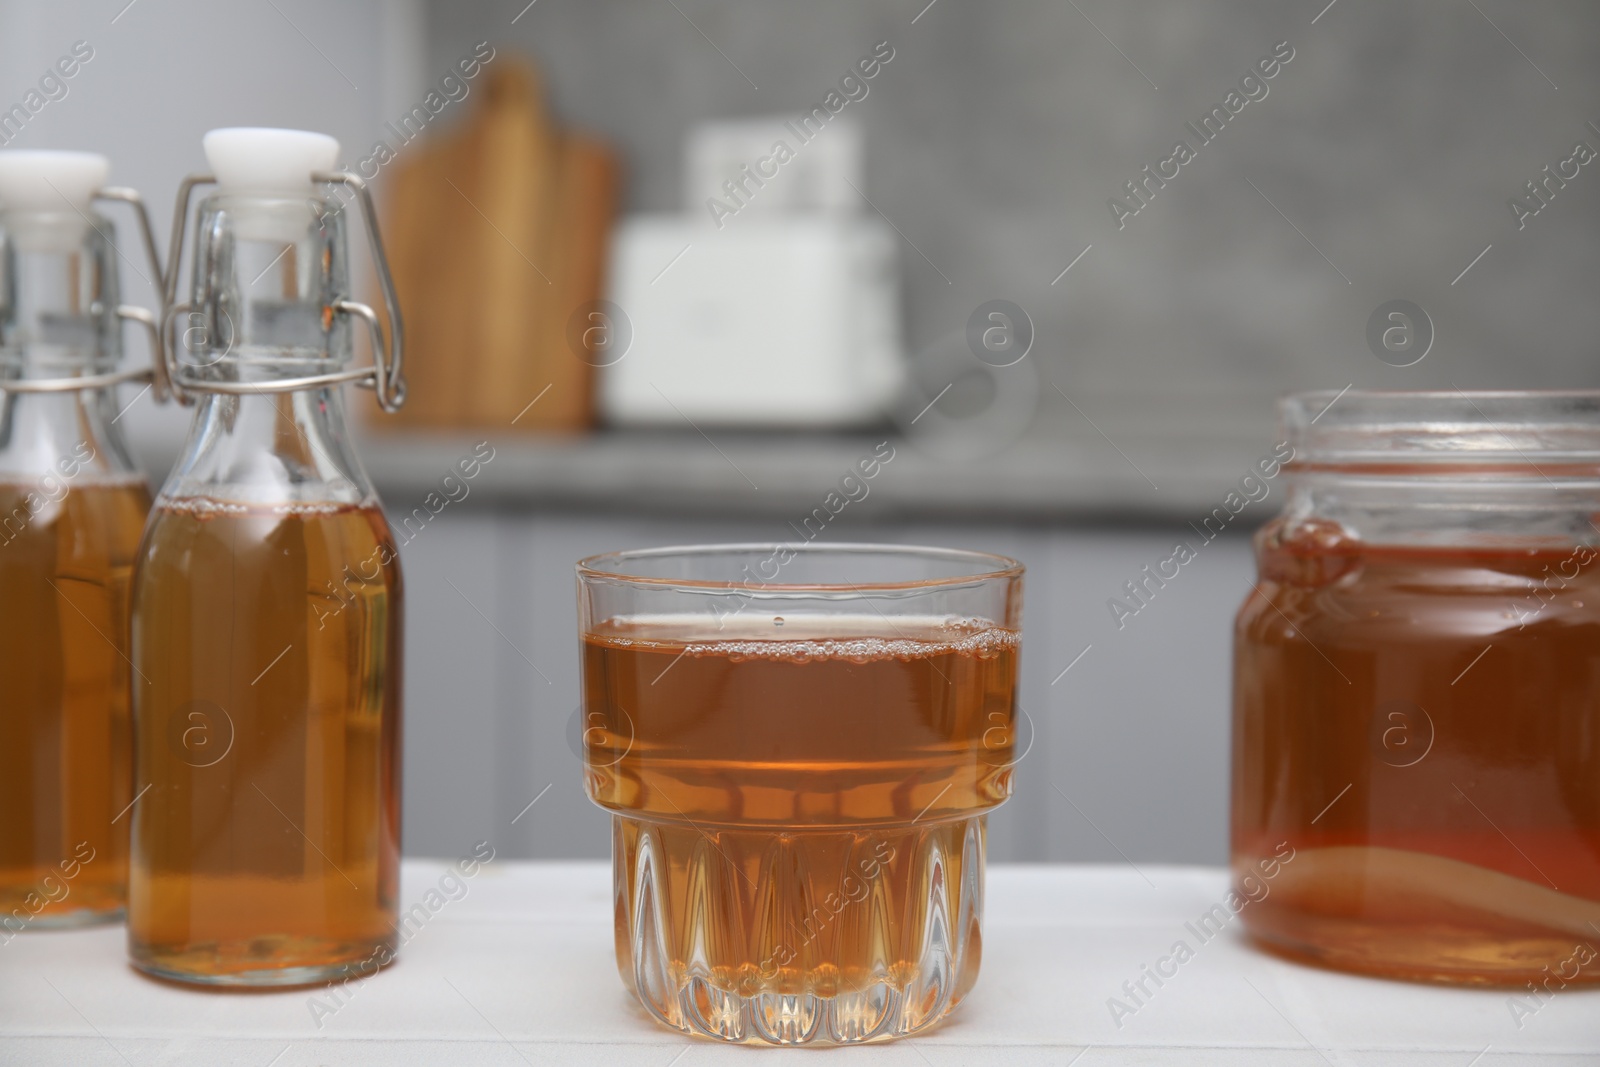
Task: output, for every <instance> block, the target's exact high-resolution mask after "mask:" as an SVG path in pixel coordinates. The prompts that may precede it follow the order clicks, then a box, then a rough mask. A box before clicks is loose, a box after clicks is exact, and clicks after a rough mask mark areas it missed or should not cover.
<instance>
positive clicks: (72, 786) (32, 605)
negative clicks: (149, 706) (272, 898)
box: [0, 473, 150, 940]
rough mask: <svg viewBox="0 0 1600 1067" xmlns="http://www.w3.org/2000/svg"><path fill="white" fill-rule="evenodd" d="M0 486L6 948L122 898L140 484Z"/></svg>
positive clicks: (106, 912) (0, 861)
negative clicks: (131, 605)
mask: <svg viewBox="0 0 1600 1067" xmlns="http://www.w3.org/2000/svg"><path fill="white" fill-rule="evenodd" d="M90 477H91V476H90V475H89V474H87V473H85V474H80V475H78V476H77V478H76V479H73V480H69V479H60V480H57V479H47V480H45V481H44V482H25V483H12V484H6V483H0V723H3V724H4V743H3V744H0V812H3V813H4V818H3V819H0V940H3V939H4V937H6V936H8V935H9V934H11V933H13V932H16V931H17V930H20V929H23V928H26V927H29V926H52V925H65V924H71V923H76V922H83V921H90V920H94V919H106V918H117V917H119V916H120V915H121V912H122V908H123V904H124V901H125V899H126V886H127V875H128V821H129V820H128V816H127V813H126V808H127V805H128V803H129V802H130V801H131V800H132V799H133V792H132V790H131V789H130V788H129V780H130V775H131V773H132V755H131V752H130V749H129V711H128V685H129V676H130V675H131V673H132V672H131V671H130V670H129V664H128V592H129V581H130V578H131V575H132V572H133V559H134V553H135V551H136V549H137V548H138V544H139V535H140V533H142V532H143V530H144V521H145V513H146V512H147V511H148V510H149V507H150V494H149V491H148V490H147V489H146V488H145V485H144V482H143V481H142V480H140V479H137V478H133V477H129V478H126V479H117V480H114V481H113V480H109V479H106V478H105V477H104V476H101V477H100V478H99V480H89V479H90Z"/></svg>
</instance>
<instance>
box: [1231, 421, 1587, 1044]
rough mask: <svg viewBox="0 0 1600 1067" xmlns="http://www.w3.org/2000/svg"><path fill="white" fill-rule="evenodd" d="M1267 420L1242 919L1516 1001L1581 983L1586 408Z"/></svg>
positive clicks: (1240, 819) (1242, 710)
mask: <svg viewBox="0 0 1600 1067" xmlns="http://www.w3.org/2000/svg"><path fill="white" fill-rule="evenodd" d="M1282 424H1283V436H1284V440H1285V443H1286V444H1287V445H1289V446H1292V448H1293V458H1292V462H1290V463H1289V464H1288V465H1287V466H1285V467H1284V468H1283V478H1284V480H1285V482H1286V483H1287V494H1286V497H1285V505H1284V511H1283V514H1282V515H1280V516H1279V517H1278V518H1276V519H1274V520H1273V521H1272V522H1270V523H1269V524H1268V525H1267V526H1265V527H1264V528H1263V529H1262V530H1261V531H1260V533H1259V534H1258V535H1257V537H1256V559H1257V563H1258V565H1259V568H1260V576H1259V580H1258V581H1257V583H1256V587H1255V589H1254V590H1253V591H1252V592H1251V593H1250V594H1249V596H1248V597H1247V598H1246V600H1245V603H1244V606H1243V607H1242V608H1241V609H1240V611H1239V616H1238V620H1237V623H1236V628H1235V636H1234V641H1235V645H1234V649H1235V652H1234V713H1233V714H1234V735H1233V746H1234V766H1233V868H1234V877H1235V886H1236V889H1237V891H1238V894H1239V899H1240V900H1241V901H1245V903H1243V904H1242V905H1241V907H1242V911H1241V912H1240V914H1241V916H1242V918H1243V920H1244V923H1245V925H1246V927H1247V928H1248V929H1249V931H1250V933H1251V934H1252V935H1253V936H1254V937H1255V939H1256V940H1257V941H1258V942H1259V943H1261V944H1264V945H1265V946H1267V947H1269V948H1271V949H1273V950H1275V951H1277V952H1279V953H1282V954H1285V955H1289V956H1292V957H1296V958H1300V959H1307V960H1312V961H1315V962H1319V963H1323V964H1326V965H1329V966H1335V967H1340V968H1345V969H1349V970H1356V971H1364V972H1369V973H1375V974H1381V975H1385V976H1389V977H1399V978H1412V979H1422V980H1429V981H1441V982H1454V983H1493V984H1498V985H1510V986H1512V987H1513V988H1517V989H1520V988H1521V987H1523V986H1524V985H1525V984H1526V985H1527V987H1528V993H1527V995H1526V996H1525V997H1524V998H1523V999H1525V1000H1526V1001H1527V1003H1528V1004H1532V1005H1534V1006H1537V1004H1538V1003H1540V1002H1542V1000H1543V999H1544V998H1545V997H1546V996H1547V995H1548V994H1549V993H1553V992H1556V991H1557V990H1559V989H1560V988H1562V987H1563V986H1565V985H1567V984H1570V983H1574V982H1577V983H1584V982H1588V983H1592V982H1595V981H1597V980H1600V970H1597V969H1596V968H1595V966H1593V961H1594V959H1595V949H1594V946H1595V945H1596V944H1600V565H1597V563H1600V527H1597V525H1596V523H1597V521H1600V392H1569V393H1513V392H1506V393H1461V392H1451V393H1362V392H1357V391H1351V392H1349V393H1346V394H1343V395H1341V396H1339V397H1335V396H1333V394H1331V393H1313V394H1306V395H1302V396H1294V397H1290V398H1288V399H1287V400H1285V401H1284V403H1283V407H1282ZM1278 452H1279V455H1280V458H1281V456H1282V454H1283V453H1284V452H1285V449H1284V448H1282V447H1280V448H1279V449H1278ZM1518 1003H1521V1001H1518ZM1512 1014H1513V1016H1516V1015H1517V1011H1516V1010H1515V1008H1514V1009H1513V1012H1512Z"/></svg>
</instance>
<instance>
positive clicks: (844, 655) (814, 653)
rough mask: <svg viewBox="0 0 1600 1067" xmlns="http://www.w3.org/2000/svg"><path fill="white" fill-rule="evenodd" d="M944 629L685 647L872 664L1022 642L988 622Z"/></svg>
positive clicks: (994, 652) (993, 651) (736, 656)
mask: <svg viewBox="0 0 1600 1067" xmlns="http://www.w3.org/2000/svg"><path fill="white" fill-rule="evenodd" d="M944 629H945V631H946V632H945V633H939V634H932V633H930V634H927V635H926V636H917V637H870V636H860V637H840V638H828V637H816V638H810V639H806V640H794V641H770V640H766V641H739V640H736V641H695V642H691V643H689V644H687V645H685V646H684V652H685V653H686V654H688V655H690V656H723V657H726V658H727V659H729V660H731V661H733V662H735V663H740V662H743V661H745V660H747V659H764V660H782V661H784V662H788V663H811V662H813V661H817V660H847V661H849V662H851V663H870V662H872V661H874V660H885V659H898V660H902V661H907V662H909V661H911V660H916V659H926V658H929V657H932V656H944V655H952V654H953V655H964V656H973V657H976V658H982V659H990V658H993V657H995V656H998V655H1000V653H1001V652H1003V651H1005V650H1007V649H1015V648H1017V647H1018V646H1020V645H1021V643H1022V635H1021V634H1019V633H1018V632H1017V631H1015V630H1007V629H1003V628H1001V627H998V626H995V625H994V624H993V623H990V622H988V621H987V620H975V619H964V620H953V621H951V622H950V623H948V624H947V625H946V627H945V628H944Z"/></svg>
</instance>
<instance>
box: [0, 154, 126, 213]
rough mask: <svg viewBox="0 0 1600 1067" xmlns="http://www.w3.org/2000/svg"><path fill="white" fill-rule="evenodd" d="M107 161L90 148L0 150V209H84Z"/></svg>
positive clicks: (104, 175) (102, 182)
mask: <svg viewBox="0 0 1600 1067" xmlns="http://www.w3.org/2000/svg"><path fill="white" fill-rule="evenodd" d="M110 174H111V163H110V161H109V160H107V159H106V157H105V156H101V155H96V154H95V153H93V152H51V151H44V150H41V149H31V148H13V149H7V150H5V151H0V209H3V210H6V211H38V212H51V213H55V212H69V213H73V214H76V213H77V212H83V213H87V212H88V210H89V203H90V201H91V200H93V199H94V195H95V194H96V193H98V192H99V191H100V190H101V189H102V188H104V186H105V184H106V179H107V178H108V177H109V176H110Z"/></svg>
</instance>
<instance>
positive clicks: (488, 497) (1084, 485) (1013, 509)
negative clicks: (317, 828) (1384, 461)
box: [360, 429, 1272, 523]
mask: <svg viewBox="0 0 1600 1067" xmlns="http://www.w3.org/2000/svg"><path fill="white" fill-rule="evenodd" d="M485 441H486V442H487V448H492V449H493V453H492V454H493V458H492V459H491V460H490V461H489V462H488V463H486V464H484V465H483V466H482V467H481V469H480V471H479V473H478V475H477V477H476V478H475V479H473V481H472V482H471V484H470V487H469V490H468V496H467V497H466V498H464V499H463V503H469V502H471V501H476V502H477V504H478V505H479V506H497V507H511V508H532V509H565V510H585V511H609V512H634V513H639V512H645V513H654V514H705V513H723V514H728V513H738V514H744V515H763V516H775V517H791V518H792V520H793V521H794V522H797V523H798V522H800V521H801V520H802V519H803V517H804V516H806V515H808V514H810V513H811V512H812V510H813V509H816V508H822V507H828V506H830V505H831V506H832V507H834V508H840V507H842V506H847V505H841V504H840V503H839V501H840V500H842V499H845V498H847V497H849V496H851V495H852V494H853V496H854V499H853V500H852V505H854V504H857V503H859V504H860V505H861V509H862V510H870V511H871V512H872V513H874V514H876V515H879V516H896V515H903V516H908V517H909V516H918V517H950V518H961V519H970V520H978V521H1033V522H1048V521H1057V520H1074V521H1081V520H1089V521H1130V520H1131V521H1172V520H1178V521H1186V520H1191V519H1193V520H1197V519H1198V518H1200V517H1201V516H1204V515H1206V514H1208V513H1209V512H1210V511H1211V509H1212V508H1214V507H1216V506H1218V505H1219V504H1221V502H1222V500H1223V498H1224V497H1225V496H1226V495H1227V493H1228V492H1229V490H1230V489H1231V488H1232V487H1233V486H1235V485H1236V484H1237V483H1238V480H1239V479H1240V478H1241V477H1243V476H1244V475H1245V474H1247V473H1249V472H1250V471H1251V470H1252V468H1253V465H1254V464H1255V462H1256V460H1257V459H1259V458H1260V457H1261V456H1263V455H1266V454H1268V453H1270V451H1271V448H1272V443H1271V441H1270V440H1268V439H1266V438H1265V437H1260V436H1258V435H1255V434H1244V433H1241V434H1240V435H1239V436H1238V437H1236V438H1224V437H1211V438H1209V439H1207V440H1204V441H1201V440H1197V439H1196V438H1195V437H1194V436H1193V435H1192V434H1184V435H1183V436H1181V437H1176V436H1175V437H1174V438H1172V439H1170V440H1162V439H1160V438H1159V437H1153V436H1151V435H1149V434H1145V435H1141V436H1139V437H1137V438H1135V439H1131V440H1130V441H1125V442H1119V443H1118V444H1117V445H1113V444H1111V443H1110V441H1109V440H1108V439H1106V438H1103V437H1100V436H1098V435H1091V436H1071V435H1061V434H1054V435H1051V434H1040V433H1035V432H1030V433H1029V434H1027V435H1025V436H1023V437H1022V438H1021V439H1020V440H1018V441H1016V442H1014V443H1012V444H1011V445H1010V446H1009V447H1007V448H1006V449H1005V450H1004V451H1001V452H999V453H998V454H995V455H991V456H987V457H982V458H952V457H950V456H948V455H946V454H944V450H943V449H929V448H927V447H926V446H925V445H922V444H919V443H916V442H914V441H911V440H908V439H907V438H906V437H904V436H902V435H900V434H898V433H897V432H894V431H891V430H888V429H885V430H884V431H882V432H879V433H861V432H852V433H841V434H822V433H788V434H785V433H770V432H769V433H755V432H735V431H711V433H710V436H705V435H702V434H700V433H698V432H696V431H692V430H685V431H682V432H678V431H605V432H597V433H594V434H590V435H587V436H581V437H536V436H529V435H514V434H507V433H501V432H491V431H483V432H479V433H471V432H448V433H445V432H440V433H431V432H422V431H415V430H407V431H405V432H404V433H403V434H397V433H376V432H368V433H367V434H365V435H364V437H363V440H362V442H361V444H360V451H361V454H362V457H363V459H364V461H365V462H366V465H367V469H368V470H369V472H370V473H371V474H372V476H373V479H374V481H375V482H376V483H377V486H378V488H379V491H380V492H381V493H382V495H383V497H384V501H385V503H386V504H387V506H388V507H389V508H390V509H391V510H394V511H405V510H409V509H410V508H411V507H413V506H418V505H420V504H421V503H422V501H423V499H424V498H425V497H426V495H427V494H428V492H429V491H430V490H442V489H449V488H451V487H450V486H443V484H442V482H443V479H444V478H445V477H446V476H447V475H450V474H452V473H453V472H454V471H455V470H456V466H457V464H458V462H459V461H460V460H461V459H463V458H469V457H471V456H472V455H473V453H474V450H475V449H477V450H478V451H480V452H481V453H482V454H488V452H487V448H483V447H480V446H479V442H485ZM884 442H887V445H885V444H884ZM1119 445H1120V446H1122V447H1119ZM891 448H892V450H893V452H892V458H891V459H889V460H888V461H887V462H884V463H881V464H880V465H879V466H878V467H877V469H876V472H875V475H874V476H873V477H872V478H870V479H859V478H858V480H848V481H847V480H846V476H847V475H850V474H852V473H853V472H858V463H859V462H860V461H862V460H864V459H870V458H871V457H873V456H874V453H875V452H876V453H877V454H878V455H890V453H889V451H888V449H891ZM868 468H869V469H871V464H870V463H869V464H868ZM453 492H455V493H457V494H459V493H460V492H461V490H460V488H454V489H453ZM830 492H832V493H838V494H839V495H838V496H836V497H834V498H833V499H832V500H831V501H830V500H829V494H830Z"/></svg>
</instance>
